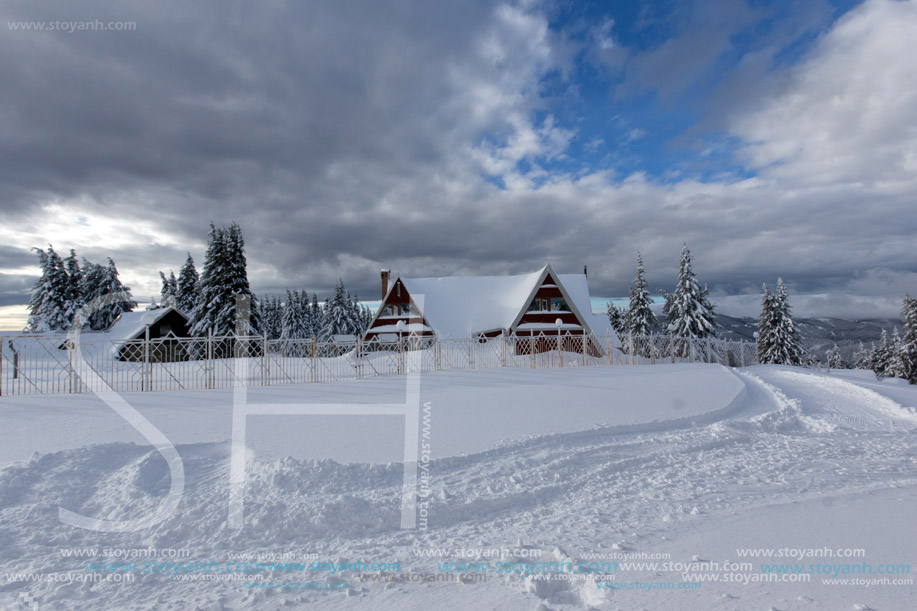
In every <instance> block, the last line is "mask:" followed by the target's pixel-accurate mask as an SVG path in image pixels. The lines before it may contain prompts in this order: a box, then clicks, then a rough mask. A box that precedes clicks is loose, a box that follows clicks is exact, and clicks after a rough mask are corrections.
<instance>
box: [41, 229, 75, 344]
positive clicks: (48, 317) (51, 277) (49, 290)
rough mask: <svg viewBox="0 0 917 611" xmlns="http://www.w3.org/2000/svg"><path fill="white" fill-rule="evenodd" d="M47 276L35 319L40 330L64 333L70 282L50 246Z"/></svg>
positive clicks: (57, 256) (67, 325)
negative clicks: (37, 320)
mask: <svg viewBox="0 0 917 611" xmlns="http://www.w3.org/2000/svg"><path fill="white" fill-rule="evenodd" d="M47 259H48V262H47V274H46V279H45V285H44V294H43V295H42V300H41V305H40V306H39V307H38V314H37V317H38V319H39V321H40V323H39V324H40V325H42V328H45V329H47V330H49V331H66V330H67V329H69V328H70V322H69V321H68V319H67V308H68V304H67V296H68V294H69V292H70V282H69V279H68V278H67V270H66V269H64V262H63V260H61V258H60V255H58V254H57V253H56V252H54V248H53V247H52V246H50V245H49V246H48V251H47Z"/></svg>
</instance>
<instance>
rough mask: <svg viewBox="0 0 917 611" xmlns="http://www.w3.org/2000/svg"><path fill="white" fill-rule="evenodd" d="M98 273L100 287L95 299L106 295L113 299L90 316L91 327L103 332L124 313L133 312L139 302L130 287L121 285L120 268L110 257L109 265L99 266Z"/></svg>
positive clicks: (94, 296)
mask: <svg viewBox="0 0 917 611" xmlns="http://www.w3.org/2000/svg"><path fill="white" fill-rule="evenodd" d="M98 272H99V273H100V277H99V285H98V289H97V294H95V295H93V298H96V297H104V296H106V295H111V296H112V297H113V299H112V300H111V303H108V304H106V305H103V306H101V307H100V308H98V309H97V310H96V311H95V312H94V313H93V314H92V315H91V316H90V319H89V320H90V326H91V327H92V328H93V329H100V330H101V329H108V328H109V327H110V326H111V325H112V324H114V322H115V321H116V320H117V319H118V317H119V316H121V314H122V313H123V312H132V311H133V310H134V308H136V307H137V302H136V301H134V299H133V297H132V296H131V289H130V287H129V286H124V285H123V284H121V279H120V277H119V276H118V268H117V266H116V265H115V262H114V261H113V260H112V258H111V257H108V265H105V266H98ZM87 301H88V300H87ZM93 321H94V324H93Z"/></svg>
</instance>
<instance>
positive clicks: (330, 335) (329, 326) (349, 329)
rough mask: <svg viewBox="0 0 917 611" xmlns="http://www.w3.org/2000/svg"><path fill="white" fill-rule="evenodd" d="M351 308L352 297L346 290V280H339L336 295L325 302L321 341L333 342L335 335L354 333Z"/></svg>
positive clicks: (335, 289)
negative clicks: (350, 297)
mask: <svg viewBox="0 0 917 611" xmlns="http://www.w3.org/2000/svg"><path fill="white" fill-rule="evenodd" d="M349 310H350V299H349V297H348V295H347V292H346V291H345V290H344V281H343V280H338V283H337V286H335V287H334V296H333V297H331V298H330V299H329V300H327V301H326V302H325V313H324V321H323V322H324V325H323V326H322V331H321V335H320V337H319V341H321V342H331V341H333V340H334V336H335V335H349V334H352V333H353V326H352V321H351V318H350V312H349Z"/></svg>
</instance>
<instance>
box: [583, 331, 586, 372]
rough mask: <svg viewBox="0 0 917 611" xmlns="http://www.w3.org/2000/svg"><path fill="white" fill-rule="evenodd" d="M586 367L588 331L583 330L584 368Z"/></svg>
mask: <svg viewBox="0 0 917 611" xmlns="http://www.w3.org/2000/svg"><path fill="white" fill-rule="evenodd" d="M585 366H586V330H585V329H583V367H585Z"/></svg>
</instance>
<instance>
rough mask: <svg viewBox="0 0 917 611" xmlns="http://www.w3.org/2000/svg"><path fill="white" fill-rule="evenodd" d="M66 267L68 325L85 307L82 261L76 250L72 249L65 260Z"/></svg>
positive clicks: (68, 325)
mask: <svg viewBox="0 0 917 611" xmlns="http://www.w3.org/2000/svg"><path fill="white" fill-rule="evenodd" d="M64 268H65V269H66V271H67V301H66V306H65V311H66V315H67V327H68V328H69V327H70V326H71V324H72V323H73V317H74V316H75V315H76V313H77V312H79V311H80V309H81V308H82V307H83V272H82V270H80V262H79V261H78V260H77V258H76V251H75V250H73V249H72V248H71V249H70V255H69V256H68V257H67V258H66V259H65V260H64Z"/></svg>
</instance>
